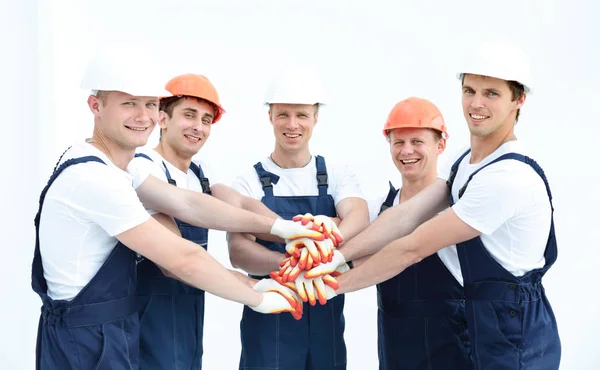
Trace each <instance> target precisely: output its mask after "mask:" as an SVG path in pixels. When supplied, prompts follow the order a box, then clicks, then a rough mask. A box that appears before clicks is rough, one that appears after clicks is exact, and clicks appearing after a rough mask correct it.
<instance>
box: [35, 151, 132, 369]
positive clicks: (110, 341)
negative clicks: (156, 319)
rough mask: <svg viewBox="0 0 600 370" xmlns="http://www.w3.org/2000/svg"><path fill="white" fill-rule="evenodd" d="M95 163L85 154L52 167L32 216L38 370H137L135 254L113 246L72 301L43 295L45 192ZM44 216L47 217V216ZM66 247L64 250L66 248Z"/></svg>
mask: <svg viewBox="0 0 600 370" xmlns="http://www.w3.org/2000/svg"><path fill="white" fill-rule="evenodd" d="M87 162H99V163H102V164H106V163H104V162H103V161H102V160H101V159H100V158H98V157H94V156H86V157H80V158H73V159H69V160H67V161H65V162H64V163H63V164H62V165H60V166H57V168H55V170H54V173H53V174H52V176H51V177H50V180H49V181H48V184H47V185H46V187H45V188H44V190H43V191H42V194H41V196H40V205H39V209H38V213H37V216H36V218H35V230H36V242H35V252H34V257H33V265H32V273H31V280H32V284H31V285H32V287H33V290H34V291H35V292H36V293H38V294H39V295H40V297H41V298H42V302H43V305H42V313H41V316H40V321H39V326H38V336H37V346H36V347H37V348H36V369H52V370H57V369H61V370H62V369H82V370H88V369H102V370H104V369H106V370H111V369H112V370H114V369H128V370H129V369H137V368H138V344H139V327H138V325H139V322H138V315H137V311H136V297H135V287H136V274H135V264H136V255H135V253H134V252H133V251H132V250H131V249H129V248H127V247H126V246H125V245H123V244H122V243H120V242H119V243H117V245H116V246H115V247H114V248H113V250H112V252H111V253H110V254H109V256H108V258H107V259H106V261H105V262H104V264H103V265H102V266H101V267H100V269H99V270H98V272H97V273H96V275H95V276H94V277H93V278H92V279H91V280H90V282H89V283H88V284H87V285H86V286H85V287H84V288H83V289H82V290H81V291H80V292H79V294H77V296H76V297H75V298H74V299H73V300H71V301H65V300H53V299H52V298H50V297H49V296H48V295H47V292H48V286H47V283H46V279H45V278H44V270H43V265H42V257H41V254H40V237H39V226H40V216H41V214H42V206H43V204H44V199H45V197H46V193H47V192H48V189H49V188H50V186H52V183H54V180H56V178H57V177H58V176H59V175H60V174H61V172H62V171H63V170H65V169H66V168H67V167H69V166H72V165H76V164H79V163H87ZM46 217H51V215H47V216H46ZM69 247H70V246H69V245H65V248H69Z"/></svg>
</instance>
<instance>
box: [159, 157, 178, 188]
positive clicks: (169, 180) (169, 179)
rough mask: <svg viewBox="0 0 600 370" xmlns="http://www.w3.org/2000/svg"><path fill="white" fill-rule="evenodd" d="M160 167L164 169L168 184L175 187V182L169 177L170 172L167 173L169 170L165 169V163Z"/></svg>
mask: <svg viewBox="0 0 600 370" xmlns="http://www.w3.org/2000/svg"><path fill="white" fill-rule="evenodd" d="M162 165H163V167H164V168H165V175H166V176H167V181H168V182H169V184H171V185H175V186H177V181H175V180H174V179H173V178H172V177H171V172H169V169H168V168H167V164H166V163H165V161H163V162H162Z"/></svg>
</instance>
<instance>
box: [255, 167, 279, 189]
mask: <svg viewBox="0 0 600 370" xmlns="http://www.w3.org/2000/svg"><path fill="white" fill-rule="evenodd" d="M254 170H256V173H257V174H258V178H259V180H260V184H261V185H262V189H263V191H264V192H265V197H272V196H273V184H277V182H279V176H277V175H275V174H274V173H271V172H268V171H266V170H265V169H264V167H263V165H262V163H260V162H258V163H257V164H255V165H254Z"/></svg>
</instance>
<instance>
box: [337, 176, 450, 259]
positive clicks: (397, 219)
mask: <svg viewBox="0 0 600 370" xmlns="http://www.w3.org/2000/svg"><path fill="white" fill-rule="evenodd" d="M438 181H441V180H438ZM434 185H435V186H433V185H432V186H430V187H429V188H427V189H425V190H424V191H422V192H421V193H419V194H417V195H415V196H414V197H413V198H412V199H411V200H409V201H408V202H405V203H402V204H399V205H397V206H394V207H392V208H389V209H388V210H386V211H385V212H383V213H382V214H381V215H380V216H379V217H377V219H375V221H374V222H373V223H372V224H371V225H370V226H369V227H368V228H367V229H365V230H364V231H363V232H361V233H360V234H358V235H357V236H356V237H355V238H353V239H351V240H349V241H348V242H347V243H345V244H343V245H342V246H341V247H340V252H342V254H343V255H344V257H345V258H346V260H348V261H351V260H354V259H357V258H359V257H362V256H366V255H370V254H374V253H376V252H377V251H379V250H380V249H381V248H383V247H384V246H386V245H387V244H389V243H391V242H392V241H393V240H396V239H399V238H401V237H404V236H406V235H409V234H410V233H412V232H413V231H414V230H415V229H416V228H417V227H418V226H419V225H420V224H422V223H424V222H425V221H427V220H429V219H430V218H432V217H433V216H435V215H436V214H437V213H438V212H440V211H442V210H443V209H444V208H446V207H447V189H446V187H445V184H444V183H439V182H438V183H435V184H434Z"/></svg>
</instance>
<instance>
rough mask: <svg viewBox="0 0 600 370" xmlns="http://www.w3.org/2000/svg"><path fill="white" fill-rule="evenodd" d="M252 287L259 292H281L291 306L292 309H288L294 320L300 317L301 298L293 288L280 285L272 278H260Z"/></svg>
mask: <svg viewBox="0 0 600 370" xmlns="http://www.w3.org/2000/svg"><path fill="white" fill-rule="evenodd" d="M252 289H254V290H256V291H257V292H261V293H267V292H276V293H279V294H281V295H282V296H283V298H285V299H286V300H287V302H288V303H289V304H290V306H292V308H293V310H292V311H290V313H291V314H292V316H293V317H294V318H295V319H296V320H300V319H301V318H302V300H301V298H300V297H299V296H298V294H296V293H295V291H294V290H292V289H290V288H288V287H286V286H283V285H281V284H280V283H278V282H277V281H275V280H273V279H262V280H260V281H259V282H258V283H256V284H255V285H254V286H253V287H252Z"/></svg>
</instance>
